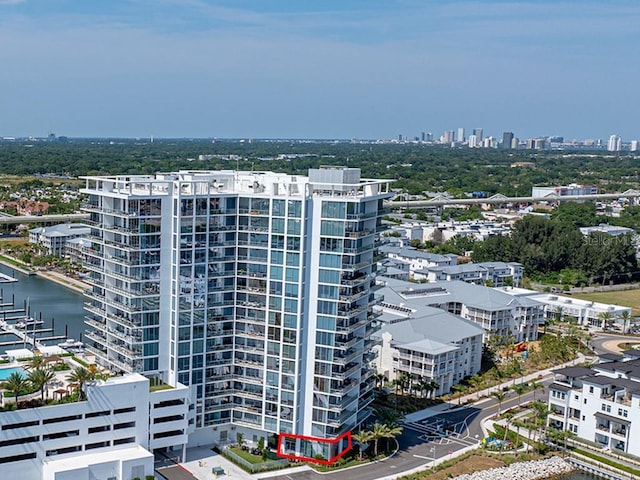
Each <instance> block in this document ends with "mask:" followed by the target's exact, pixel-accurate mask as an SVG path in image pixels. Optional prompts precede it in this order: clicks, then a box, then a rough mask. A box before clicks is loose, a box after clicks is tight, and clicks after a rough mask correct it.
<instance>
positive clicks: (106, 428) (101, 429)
mask: <svg viewBox="0 0 640 480" xmlns="http://www.w3.org/2000/svg"><path fill="white" fill-rule="evenodd" d="M110 429H111V426H110V425H98V426H97V427H89V429H88V430H87V431H88V432H89V433H98V432H108V431H109V430H110Z"/></svg>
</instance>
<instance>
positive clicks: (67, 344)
mask: <svg viewBox="0 0 640 480" xmlns="http://www.w3.org/2000/svg"><path fill="white" fill-rule="evenodd" d="M58 346H59V347H60V348H64V349H65V350H79V349H82V348H84V343H82V342H81V341H79V340H76V339H74V338H67V339H66V340H65V341H64V342H62V343H59V344H58Z"/></svg>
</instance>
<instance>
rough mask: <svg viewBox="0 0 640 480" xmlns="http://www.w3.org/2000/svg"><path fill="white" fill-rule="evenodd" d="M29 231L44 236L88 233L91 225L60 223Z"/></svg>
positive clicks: (67, 235)
mask: <svg viewBox="0 0 640 480" xmlns="http://www.w3.org/2000/svg"><path fill="white" fill-rule="evenodd" d="M29 233H34V234H38V235H44V236H45V237H69V236H72V235H89V234H90V233H91V227H90V226H88V225H84V224H82V223H61V224H59V225H52V226H50V227H38V228H33V229H31V230H29Z"/></svg>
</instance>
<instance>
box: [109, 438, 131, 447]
mask: <svg viewBox="0 0 640 480" xmlns="http://www.w3.org/2000/svg"><path fill="white" fill-rule="evenodd" d="M135 441H136V437H127V438H117V439H115V440H114V441H113V445H114V446H115V445H123V444H125V443H134V442H135Z"/></svg>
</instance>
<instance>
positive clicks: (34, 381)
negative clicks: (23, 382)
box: [27, 367, 55, 401]
mask: <svg viewBox="0 0 640 480" xmlns="http://www.w3.org/2000/svg"><path fill="white" fill-rule="evenodd" d="M54 378H55V373H54V371H53V370H51V369H50V368H43V367H38V368H36V369H35V370H31V371H30V372H29V374H28V375H27V380H28V381H29V382H30V383H31V385H33V387H34V388H36V389H37V390H40V400H42V401H44V389H45V387H46V385H47V382H49V381H51V380H53V379H54Z"/></svg>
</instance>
